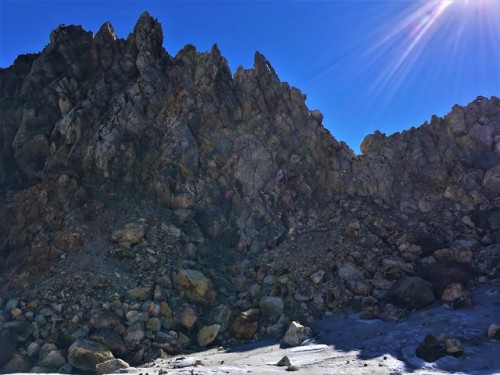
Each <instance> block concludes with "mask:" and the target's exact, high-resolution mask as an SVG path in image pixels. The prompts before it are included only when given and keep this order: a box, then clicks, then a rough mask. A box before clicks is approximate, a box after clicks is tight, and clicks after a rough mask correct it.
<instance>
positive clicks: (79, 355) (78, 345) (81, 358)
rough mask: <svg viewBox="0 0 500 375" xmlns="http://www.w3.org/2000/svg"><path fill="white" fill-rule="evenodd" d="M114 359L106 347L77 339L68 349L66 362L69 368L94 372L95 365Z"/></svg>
mask: <svg viewBox="0 0 500 375" xmlns="http://www.w3.org/2000/svg"><path fill="white" fill-rule="evenodd" d="M110 359H114V356H113V353H111V351H110V350H109V349H108V347H107V346H105V345H103V344H101V343H98V342H95V341H91V340H87V339H78V340H76V341H75V342H74V343H73V344H72V345H71V346H70V347H69V349H68V362H69V364H70V365H71V366H73V367H75V368H77V369H79V370H83V371H91V372H95V371H96V365H97V364H98V363H102V362H105V361H108V360H110Z"/></svg>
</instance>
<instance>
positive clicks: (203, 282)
mask: <svg viewBox="0 0 500 375" xmlns="http://www.w3.org/2000/svg"><path fill="white" fill-rule="evenodd" d="M174 285H175V286H176V287H177V289H179V291H180V292H181V293H184V294H185V295H186V296H187V297H188V298H191V299H192V300H193V301H196V302H200V303H213V302H214V301H215V297H216V296H217V293H216V292H215V290H214V288H213V286H212V282H211V281H210V279H209V278H208V277H206V276H205V275H204V274H202V273H201V272H200V271H196V270H192V269H182V270H180V271H179V272H177V273H176V274H175V275H174Z"/></svg>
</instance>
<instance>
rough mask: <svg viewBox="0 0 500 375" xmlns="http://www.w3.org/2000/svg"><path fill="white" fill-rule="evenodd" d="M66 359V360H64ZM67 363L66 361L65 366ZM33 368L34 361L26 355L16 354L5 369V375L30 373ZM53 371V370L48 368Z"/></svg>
mask: <svg viewBox="0 0 500 375" xmlns="http://www.w3.org/2000/svg"><path fill="white" fill-rule="evenodd" d="M63 359H64V358H63ZM65 362H66V360H65V359H64V362H63V364H64V363H65ZM32 367H33V360H32V359H31V358H30V357H28V356H25V355H22V354H19V353H14V354H13V355H12V357H11V358H10V360H9V362H7V363H6V364H5V366H4V367H3V373H4V374H10V373H23V372H28V371H29V370H31V368H32ZM47 369H51V368H47Z"/></svg>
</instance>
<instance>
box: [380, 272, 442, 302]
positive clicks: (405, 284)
mask: <svg viewBox="0 0 500 375" xmlns="http://www.w3.org/2000/svg"><path fill="white" fill-rule="evenodd" d="M388 300H389V302H390V303H392V304H394V305H396V306H398V307H401V308H406V309H408V310H413V309H421V308H424V307H426V306H428V305H430V304H431V303H432V302H433V301H434V292H433V290H432V285H431V284H430V283H429V282H427V281H425V280H424V279H422V278H421V277H418V276H413V277H411V276H405V277H403V278H401V279H399V280H398V281H397V282H396V283H394V285H393V286H392V288H391V290H390V291H389V294H388Z"/></svg>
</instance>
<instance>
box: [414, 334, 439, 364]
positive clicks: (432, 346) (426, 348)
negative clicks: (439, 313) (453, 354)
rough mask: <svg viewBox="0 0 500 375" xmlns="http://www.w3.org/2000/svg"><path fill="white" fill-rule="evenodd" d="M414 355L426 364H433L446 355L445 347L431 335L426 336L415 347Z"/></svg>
mask: <svg viewBox="0 0 500 375" xmlns="http://www.w3.org/2000/svg"><path fill="white" fill-rule="evenodd" d="M415 354H416V355H417V357H419V358H422V359H423V360H424V361H426V362H435V361H437V360H438V359H439V358H441V357H444V356H445V355H447V352H446V349H445V347H444V346H443V345H442V344H440V343H439V341H438V340H437V339H436V338H435V337H434V336H433V335H431V334H428V335H427V336H425V338H424V341H422V343H421V344H420V345H419V346H418V347H417V350H416V352H415Z"/></svg>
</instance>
